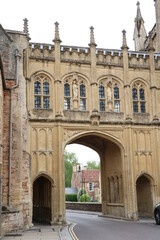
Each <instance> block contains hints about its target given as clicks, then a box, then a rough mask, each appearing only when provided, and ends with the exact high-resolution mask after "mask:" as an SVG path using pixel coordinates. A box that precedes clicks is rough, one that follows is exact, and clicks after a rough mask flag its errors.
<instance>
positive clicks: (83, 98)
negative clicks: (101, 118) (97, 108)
mask: <svg viewBox="0 0 160 240" xmlns="http://www.w3.org/2000/svg"><path fill="white" fill-rule="evenodd" d="M80 110H82V111H85V110H86V87H85V85H84V84H83V83H82V84H81V85H80Z"/></svg>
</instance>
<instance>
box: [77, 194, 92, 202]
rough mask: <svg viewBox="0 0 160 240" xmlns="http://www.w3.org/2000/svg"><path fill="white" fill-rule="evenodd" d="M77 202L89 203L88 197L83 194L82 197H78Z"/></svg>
mask: <svg viewBox="0 0 160 240" xmlns="http://www.w3.org/2000/svg"><path fill="white" fill-rule="evenodd" d="M79 201H80V202H90V196H89V195H88V194H83V195H82V196H80V199H79Z"/></svg>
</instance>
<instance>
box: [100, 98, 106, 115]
mask: <svg viewBox="0 0 160 240" xmlns="http://www.w3.org/2000/svg"><path fill="white" fill-rule="evenodd" d="M99 104H100V111H101V112H105V100H101V99H100V102H99Z"/></svg>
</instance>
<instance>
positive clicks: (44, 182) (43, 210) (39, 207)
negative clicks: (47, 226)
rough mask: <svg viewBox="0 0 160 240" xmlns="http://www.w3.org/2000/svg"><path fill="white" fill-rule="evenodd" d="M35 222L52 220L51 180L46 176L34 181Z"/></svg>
mask: <svg viewBox="0 0 160 240" xmlns="http://www.w3.org/2000/svg"><path fill="white" fill-rule="evenodd" d="M33 222H43V223H50V222H51V182H50V181H49V180H48V179H47V178H45V177H44V176H40V177H39V178H37V179H36V180H35V181H34V183H33Z"/></svg>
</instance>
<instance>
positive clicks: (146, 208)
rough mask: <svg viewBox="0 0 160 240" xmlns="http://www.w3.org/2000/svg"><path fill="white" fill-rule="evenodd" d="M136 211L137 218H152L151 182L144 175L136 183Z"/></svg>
mask: <svg viewBox="0 0 160 240" xmlns="http://www.w3.org/2000/svg"><path fill="white" fill-rule="evenodd" d="M136 190H137V209H138V216H139V217H152V216H153V199H152V187H151V181H150V179H149V178H148V177H146V176H145V175H142V176H140V177H139V178H138V179H137V182H136Z"/></svg>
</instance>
